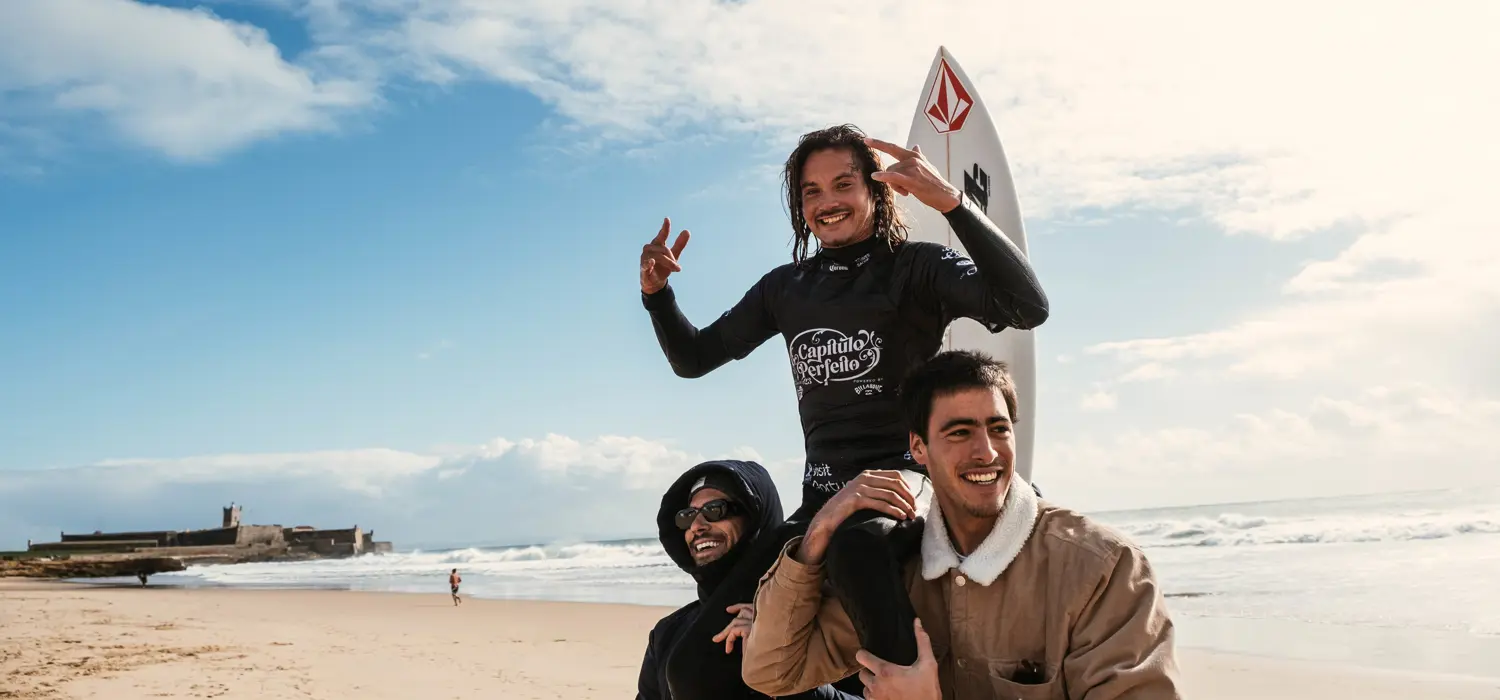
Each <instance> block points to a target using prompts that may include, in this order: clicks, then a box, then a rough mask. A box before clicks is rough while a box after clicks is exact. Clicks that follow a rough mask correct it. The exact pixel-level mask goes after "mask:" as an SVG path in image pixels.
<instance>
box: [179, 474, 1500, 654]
mask: <svg viewBox="0 0 1500 700" xmlns="http://www.w3.org/2000/svg"><path fill="white" fill-rule="evenodd" d="M1091 515H1092V517H1094V518H1095V519H1097V520H1099V521H1100V522H1103V523H1105V524H1107V525H1109V526H1111V527H1114V528H1116V529H1117V530H1119V531H1120V532H1122V533H1124V534H1125V535H1127V536H1129V537H1130V538H1131V539H1132V540H1133V541H1135V542H1136V543H1137V544H1139V545H1140V546H1141V547H1142V548H1143V549H1144V550H1145V552H1146V553H1147V555H1148V557H1149V559H1150V561H1151V563H1152V564H1153V566H1154V567H1155V568H1156V569H1157V573H1158V575H1159V577H1160V579H1161V581H1162V584H1163V587H1164V589H1165V591H1166V594H1167V596H1168V605H1169V608H1170V610H1171V612H1172V614H1173V616H1174V618H1175V619H1176V620H1177V621H1178V624H1179V626H1180V628H1181V630H1182V638H1183V639H1184V640H1186V641H1190V642H1195V643H1196V644H1197V645H1199V646H1207V647H1213V648H1222V649H1226V650H1232V651H1239V652H1248V653H1265V654H1267V655H1286V654H1292V655H1295V656H1301V657H1307V658H1322V659H1329V660H1336V661H1357V662H1366V663H1368V662H1370V661H1371V660H1372V659H1373V660H1376V661H1380V662H1381V663H1382V664H1383V665H1394V666H1405V667H1410V668H1419V669H1423V670H1437V671H1448V672H1458V673H1477V674H1483V675H1491V674H1495V673H1500V593H1496V590H1500V588H1497V584H1496V582H1497V581H1500V489H1481V490H1445V491H1429V492H1420V493H1402V494H1381V495H1374V496H1354V497H1343V498H1324V499H1306V500H1291V501H1277V502H1265V503H1243V504H1233V505H1212V506H1196V507H1181V508H1160V509H1149V510H1135V511H1115V512H1104V513H1093V514H1091ZM453 568H457V569H458V570H459V573H460V574H462V576H463V580H464V582H463V592H464V594H465V595H468V596H472V597H479V598H516V599H544V600H570V601H582V602H608V603H626V604H642V605H667V606H677V605H681V604H683V603H686V602H688V601H690V600H692V599H693V597H694V592H693V584H692V580H691V579H690V578H688V577H687V575H686V574H684V573H682V572H681V571H680V570H678V569H677V568H676V566H674V565H673V564H672V562H671V560H670V559H668V558H667V556H666V553H665V552H664V551H663V550H662V547H661V545H660V543H659V542H657V541H656V540H655V539H643V540H625V541H615V542H585V543H572V544H547V545H530V546H505V547H474V548H461V549H446V550H434V551H405V552H396V553H392V554H387V555H381V556H363V557H358V558H354V559H342V560H323V561H311V562H290V563H271V564H237V565H230V566H204V567H194V568H192V569H189V570H188V571H185V572H180V573H175V574H162V575H158V576H155V577H153V578H152V583H153V584H157V583H160V584H177V585H183V586H189V587H196V586H231V587H271V588H334V589H342V590H363V591H392V592H408V593H428V594H434V595H447V573H448V571H449V570H450V569H453ZM1414 640H1415V641H1414ZM1418 641H1420V644H1418V643H1417V642H1418ZM1412 649H1420V650H1422V651H1421V652H1420V653H1414V652H1413V651H1412ZM1346 657H1355V658H1346Z"/></svg>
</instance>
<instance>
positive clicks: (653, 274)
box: [641, 218, 689, 294]
mask: <svg viewBox="0 0 1500 700" xmlns="http://www.w3.org/2000/svg"><path fill="white" fill-rule="evenodd" d="M671 231H672V219H670V218H666V219H662V220H661V230H660V231H657V232H656V238H653V239H651V242H650V243H647V244H646V245H644V246H641V291H642V292H645V293H647V294H655V293H657V292H659V291H661V288H662V287H665V286H667V276H668V275H670V274H672V273H673V272H682V265H681V263H679V262H678V261H677V259H678V258H680V257H682V249H683V248H686V247H687V243H688V238H689V235H688V232H687V230H686V229H683V231H682V233H679V234H677V242H676V243H673V244H672V247H671V248H668V247H667V234H668V233H671Z"/></svg>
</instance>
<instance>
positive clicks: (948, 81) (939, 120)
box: [926, 59, 974, 134]
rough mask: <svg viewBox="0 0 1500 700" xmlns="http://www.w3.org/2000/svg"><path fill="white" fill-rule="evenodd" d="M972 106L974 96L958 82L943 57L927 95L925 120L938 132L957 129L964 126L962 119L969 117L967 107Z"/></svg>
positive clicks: (942, 132)
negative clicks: (935, 78)
mask: <svg viewBox="0 0 1500 700" xmlns="http://www.w3.org/2000/svg"><path fill="white" fill-rule="evenodd" d="M973 106H974V98H973V97H972V96H970V95H969V91H968V90H967V89H966V88H964V84H963V83H961V82H959V80H958V74H957V73H954V72H953V68H952V66H949V65H948V60H947V59H943V60H942V61H941V62H940V63H939V64H938V74H937V80H935V81H933V83H932V92H930V93H928V95H927V110H926V111H927V121H929V122H932V128H934V129H937V132H938V133H939V134H946V133H948V132H950V131H958V130H959V129H962V128H964V120H965V119H968V118H969V108H971V107H973Z"/></svg>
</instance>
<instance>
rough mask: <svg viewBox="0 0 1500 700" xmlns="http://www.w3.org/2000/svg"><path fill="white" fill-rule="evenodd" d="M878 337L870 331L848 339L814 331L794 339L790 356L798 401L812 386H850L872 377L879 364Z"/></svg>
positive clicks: (840, 334) (838, 333)
mask: <svg viewBox="0 0 1500 700" xmlns="http://www.w3.org/2000/svg"><path fill="white" fill-rule="evenodd" d="M880 346H881V339H880V337H879V336H877V335H875V334H874V333H871V332H870V331H856V332H855V333H854V334H853V335H845V334H844V333H843V332H842V331H837V330H834V329H832V328H811V329H808V330H805V331H802V332H801V333H798V334H797V336H796V337H794V338H792V342H791V343H789V344H788V346H787V353H788V354H789V355H791V358H792V377H793V378H794V379H795V380H796V383H797V398H799V399H800V398H802V393H803V390H804V389H805V388H806V387H809V386H828V384H829V382H847V381H850V380H853V379H858V378H860V377H863V376H865V375H866V374H869V373H870V370H873V369H875V366H876V365H878V364H880Z"/></svg>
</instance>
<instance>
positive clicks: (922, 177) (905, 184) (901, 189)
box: [865, 138, 963, 214]
mask: <svg viewBox="0 0 1500 700" xmlns="http://www.w3.org/2000/svg"><path fill="white" fill-rule="evenodd" d="M865 143H866V144H868V145H869V146H870V147H871V148H874V149H876V150H878V151H881V152H884V153H887V154H889V155H891V156H892V157H894V158H895V159H896V164H895V165H892V166H891V167H889V168H886V169H884V170H877V171H875V173H874V174H873V175H871V176H870V177H872V178H874V179H875V180H878V181H880V182H884V183H886V184H888V185H890V186H891V189H893V190H895V191H896V194H899V195H903V196H905V195H911V196H913V197H916V198H917V201H920V202H921V203H923V204H926V205H927V206H929V207H932V208H933V209H936V210H938V211H940V212H943V213H944V214H946V213H948V212H950V211H952V210H953V209H954V208H955V207H957V206H958V205H959V204H960V202H961V201H962V200H961V199H960V198H961V197H962V196H963V192H961V191H959V189H958V188H957V187H954V186H953V185H951V184H949V182H948V181H947V180H946V179H944V178H943V176H942V175H940V174H938V171H937V168H935V167H933V166H932V163H930V162H928V160H927V157H926V156H924V155H922V147H921V146H916V147H914V148H910V149H907V148H902V147H900V146H897V145H896V144H894V143H890V142H889V141H881V140H880V139H875V138H866V139H865Z"/></svg>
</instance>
